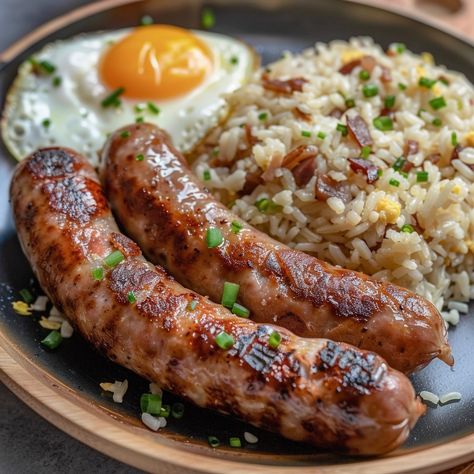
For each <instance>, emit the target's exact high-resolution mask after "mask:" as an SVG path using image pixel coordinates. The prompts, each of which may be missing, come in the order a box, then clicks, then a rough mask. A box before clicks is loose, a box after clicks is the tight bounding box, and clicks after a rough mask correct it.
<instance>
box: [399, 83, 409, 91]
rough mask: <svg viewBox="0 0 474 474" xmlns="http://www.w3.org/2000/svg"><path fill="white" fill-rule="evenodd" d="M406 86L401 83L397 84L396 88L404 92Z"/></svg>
mask: <svg viewBox="0 0 474 474" xmlns="http://www.w3.org/2000/svg"><path fill="white" fill-rule="evenodd" d="M407 87H408V86H407V85H406V84H403V83H402V82H399V83H398V88H399V89H400V90H401V91H404V90H405V89H406V88H407Z"/></svg>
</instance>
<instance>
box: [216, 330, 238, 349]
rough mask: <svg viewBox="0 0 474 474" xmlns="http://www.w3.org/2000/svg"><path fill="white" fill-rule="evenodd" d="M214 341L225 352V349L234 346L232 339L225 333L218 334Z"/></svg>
mask: <svg viewBox="0 0 474 474" xmlns="http://www.w3.org/2000/svg"><path fill="white" fill-rule="evenodd" d="M215 341H216V344H217V345H218V346H219V347H220V348H221V349H224V350H225V351H226V350H227V349H230V348H231V347H232V346H233V345H234V338H233V337H232V336H231V335H230V334H227V333H226V332H225V331H222V332H220V333H219V334H218V335H217V336H216V339H215Z"/></svg>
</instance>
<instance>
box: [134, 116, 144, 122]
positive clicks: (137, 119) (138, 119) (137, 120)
mask: <svg viewBox="0 0 474 474" xmlns="http://www.w3.org/2000/svg"><path fill="white" fill-rule="evenodd" d="M144 121H145V119H144V118H143V117H137V118H136V119H135V123H143V122H144Z"/></svg>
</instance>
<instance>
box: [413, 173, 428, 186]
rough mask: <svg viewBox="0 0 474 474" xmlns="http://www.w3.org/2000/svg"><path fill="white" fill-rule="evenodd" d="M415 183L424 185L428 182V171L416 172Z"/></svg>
mask: <svg viewBox="0 0 474 474" xmlns="http://www.w3.org/2000/svg"><path fill="white" fill-rule="evenodd" d="M416 181H417V182H418V183H425V182H426V181H428V171H418V173H416Z"/></svg>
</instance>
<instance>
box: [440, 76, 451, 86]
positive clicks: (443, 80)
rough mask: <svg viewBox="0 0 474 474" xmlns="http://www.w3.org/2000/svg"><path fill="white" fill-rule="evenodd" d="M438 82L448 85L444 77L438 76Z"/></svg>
mask: <svg viewBox="0 0 474 474" xmlns="http://www.w3.org/2000/svg"><path fill="white" fill-rule="evenodd" d="M438 81H439V82H442V83H443V84H444V85H445V86H449V81H448V80H447V79H446V78H445V77H440V78H439V79H438Z"/></svg>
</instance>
